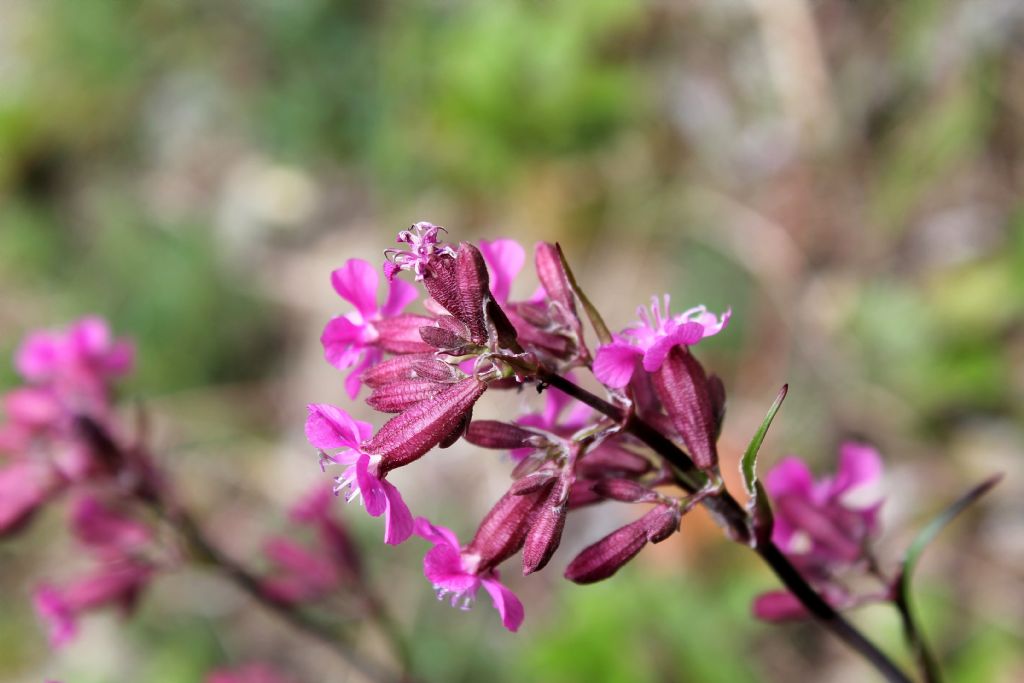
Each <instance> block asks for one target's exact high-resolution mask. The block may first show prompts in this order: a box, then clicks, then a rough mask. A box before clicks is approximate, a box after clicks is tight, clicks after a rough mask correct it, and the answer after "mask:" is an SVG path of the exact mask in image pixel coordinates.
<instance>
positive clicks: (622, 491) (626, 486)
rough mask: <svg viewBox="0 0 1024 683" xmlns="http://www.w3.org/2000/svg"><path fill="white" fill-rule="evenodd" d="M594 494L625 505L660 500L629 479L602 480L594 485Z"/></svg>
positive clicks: (654, 494) (655, 494)
mask: <svg viewBox="0 0 1024 683" xmlns="http://www.w3.org/2000/svg"><path fill="white" fill-rule="evenodd" d="M594 492H595V493H597V494H598V495H599V496H601V497H602V498H610V499H612V500H619V501H622V502H623V503H642V502H653V501H655V500H657V499H658V494H657V493H655V492H654V491H652V490H650V489H649V488H647V487H646V486H642V485H641V484H638V483H636V482H635V481H630V480H629V479H602V480H600V481H598V482H597V483H596V484H595V485H594Z"/></svg>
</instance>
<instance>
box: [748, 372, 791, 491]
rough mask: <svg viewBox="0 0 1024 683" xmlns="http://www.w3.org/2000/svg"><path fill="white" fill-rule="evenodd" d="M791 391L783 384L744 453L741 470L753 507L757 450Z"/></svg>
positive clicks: (755, 489) (756, 488) (755, 487)
mask: <svg viewBox="0 0 1024 683" xmlns="http://www.w3.org/2000/svg"><path fill="white" fill-rule="evenodd" d="M788 391H789V385H788V384H783V385H782V389H780V390H779V395H778V396H776V397H775V402H774V403H772V407H771V408H769V409H768V414H767V415H765V418H764V422H762V423H761V428H760V429H758V430H757V433H756V434H754V438H753V439H751V440H750V445H749V446H747V451H746V452H745V453H744V454H743V460H742V461H741V462H740V471H741V472H742V473H743V484H744V486H746V488H747V493H748V494H749V495H750V496H751V498H753V499H754V500H753V502H752V504H751V507H752V508H753V507H756V505H757V503H756V500H757V494H758V486H757V452H758V451H759V450H761V444H762V443H764V437H765V434H767V433H768V427H770V426H771V424H772V420H774V419H775V413H777V412H779V408H781V407H782V402H783V401H784V400H785V399H786V393H787V392H788Z"/></svg>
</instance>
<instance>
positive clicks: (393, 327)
mask: <svg viewBox="0 0 1024 683" xmlns="http://www.w3.org/2000/svg"><path fill="white" fill-rule="evenodd" d="M433 322H434V320H433V318H428V317H426V316H422V315H412V314H410V313H404V314H402V315H396V316H394V317H393V318H384V319H383V320H377V321H375V322H374V323H373V326H374V328H375V329H376V330H377V333H378V334H379V335H380V337H379V338H378V339H377V345H378V346H379V347H380V348H382V349H384V350H385V351H387V352H388V353H424V352H428V351H433V349H432V348H431V347H430V346H428V345H427V344H425V343H423V340H422V339H421V338H420V328H421V327H423V326H425V325H432V324H433Z"/></svg>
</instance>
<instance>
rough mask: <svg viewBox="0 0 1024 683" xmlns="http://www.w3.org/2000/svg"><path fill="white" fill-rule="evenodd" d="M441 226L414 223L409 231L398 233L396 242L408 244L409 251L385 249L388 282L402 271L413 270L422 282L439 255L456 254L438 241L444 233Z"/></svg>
mask: <svg viewBox="0 0 1024 683" xmlns="http://www.w3.org/2000/svg"><path fill="white" fill-rule="evenodd" d="M443 230H444V228H442V227H441V226H439V225H434V224H433V223H428V222H426V221H420V222H419V223H414V224H413V225H412V226H410V227H409V229H408V230H402V231H401V232H399V233H398V238H397V239H396V240H395V241H396V242H398V243H400V244H401V243H404V244H408V245H409V248H408V249H394V248H392V249H385V250H384V255H385V256H386V257H387V258H388V259H389V260H388V263H386V264H384V274H385V275H387V278H388V280H393V279H394V277H395V274H396V273H397V272H398V271H400V270H411V271H412V272H414V273H415V274H416V279H417V280H422V279H423V278H424V276H425V275H426V272H427V266H428V265H429V264H430V260H431V259H432V258H433V257H434V256H435V255H438V254H447V255H449V256H454V255H455V252H454V251H453V250H452V248H451V247H450V246H448V245H447V244H443V243H442V242H441V240H440V239H438V233H439V232H441V231H443Z"/></svg>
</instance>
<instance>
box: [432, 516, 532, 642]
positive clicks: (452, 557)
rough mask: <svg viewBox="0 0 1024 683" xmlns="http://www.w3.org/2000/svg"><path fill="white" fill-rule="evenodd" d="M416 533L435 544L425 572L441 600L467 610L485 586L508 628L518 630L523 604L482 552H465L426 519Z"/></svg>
mask: <svg viewBox="0 0 1024 683" xmlns="http://www.w3.org/2000/svg"><path fill="white" fill-rule="evenodd" d="M415 533H416V535H417V536H420V537H421V538H424V539H426V540H427V541H430V542H431V543H433V544H434V547H433V548H431V549H430V550H429V551H428V552H427V554H426V556H425V557H424V558H423V573H424V574H425V575H426V577H427V579H428V580H429V581H430V582H431V583H432V584H434V589H435V590H436V591H437V597H438V599H439V600H442V599H444V598H445V597H449V596H450V597H451V604H452V606H453V607H459V608H460V609H463V610H468V609H469V608H470V607H471V606H472V604H473V601H474V600H475V599H476V594H477V592H478V591H479V590H480V588H481V587H483V589H484V590H486V591H487V593H488V595H490V596H491V602H492V603H493V604H494V608H495V609H496V610H498V614H500V615H501V623H502V624H504V625H505V628H507V629H508V630H509V631H517V630H518V629H519V626H520V625H521V624H522V623H523V617H524V614H525V613H524V611H523V604H522V603H521V602H519V598H517V597H516V596H515V594H514V593H513V592H512V591H510V590H509V589H508V588H507V587H505V586H504V585H503V584H502V583H501V581H500V577H499V575H498V571H497V570H496V569H494V567H493V565H491V564H490V563H487V562H486V561H485V560H484V559H483V558H482V556H481V554H480V553H479V552H473V551H472V550H470V549H468V548H467V549H466V550H463V549H462V547H461V546H460V545H459V540H458V538H456V536H455V534H454V533H453V532H452V531H451V530H450V529H446V528H445V527H443V526H435V525H433V524H431V523H430V522H429V521H428V520H426V519H424V518H423V517H419V518H417V519H416V525H415Z"/></svg>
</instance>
